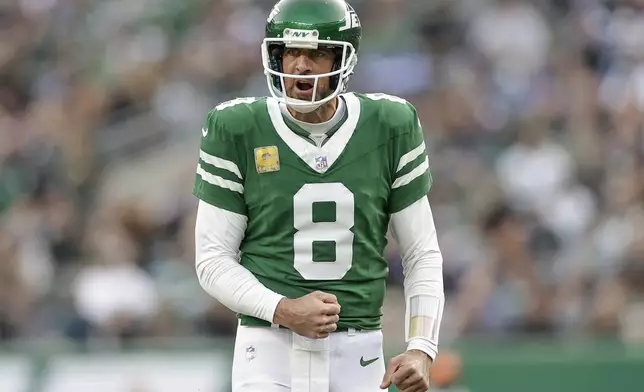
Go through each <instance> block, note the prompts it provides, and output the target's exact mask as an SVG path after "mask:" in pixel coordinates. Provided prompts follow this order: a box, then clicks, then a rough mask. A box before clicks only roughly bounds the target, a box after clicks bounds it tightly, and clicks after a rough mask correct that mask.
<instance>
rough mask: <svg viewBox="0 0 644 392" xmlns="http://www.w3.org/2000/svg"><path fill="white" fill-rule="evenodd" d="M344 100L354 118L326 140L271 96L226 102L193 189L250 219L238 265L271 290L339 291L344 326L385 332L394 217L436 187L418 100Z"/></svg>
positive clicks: (245, 321) (211, 117)
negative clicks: (301, 126)
mask: <svg viewBox="0 0 644 392" xmlns="http://www.w3.org/2000/svg"><path fill="white" fill-rule="evenodd" d="M340 99H344V100H345V103H346V109H347V111H346V118H345V119H344V122H342V123H341V125H340V126H339V127H338V128H337V129H336V130H334V132H333V133H332V134H331V136H330V137H328V138H327V140H326V141H325V143H320V144H316V143H315V142H313V141H312V140H311V139H309V138H308V137H306V135H305V134H303V133H302V132H301V130H297V129H295V127H296V126H294V125H293V124H290V122H288V120H285V119H284V117H283V115H282V112H281V110H280V106H279V103H278V102H277V101H276V100H275V99H273V98H259V99H255V98H241V99H236V100H233V101H230V102H226V103H223V104H221V105H219V106H217V107H216V108H215V109H213V110H212V111H210V112H209V113H208V116H207V119H206V123H205V126H204V128H203V129H202V135H203V138H202V141H201V150H200V156H199V164H198V167H197V176H196V182H195V186H194V194H195V195H196V196H197V197H198V198H199V199H201V200H203V201H205V202H207V203H210V204H212V205H214V206H217V207H219V208H222V209H225V210H228V211H231V212H234V213H237V214H242V215H245V216H246V217H247V218H248V224H247V228H246V232H245V235H244V239H243V241H242V243H241V245H240V251H241V256H240V263H241V264H242V265H243V266H244V267H245V268H247V269H248V270H249V271H250V272H251V273H252V274H253V275H254V276H256V277H257V279H258V280H259V281H260V282H261V283H262V284H264V285H265V286H266V287H267V288H269V289H271V290H273V291H275V292H277V293H279V294H282V295H284V296H286V297H289V298H298V297H301V296H303V295H306V294H308V293H311V292H313V291H316V290H321V291H324V292H328V293H331V294H334V295H335V296H336V297H337V298H338V302H339V303H340V305H341V307H342V310H341V313H340V321H339V322H338V327H339V328H356V329H379V328H380V319H381V316H382V311H381V308H382V305H383V301H384V296H385V285H386V280H387V276H388V266H387V261H386V259H385V258H384V255H383V253H384V249H385V246H386V244H387V237H386V233H387V228H388V225H389V218H390V215H391V214H393V213H396V212H398V211H401V210H403V209H404V208H406V207H407V206H409V205H411V204H412V203H414V202H416V201H417V200H419V199H420V198H422V197H424V196H425V195H426V194H427V192H428V191H429V189H430V186H431V175H430V172H429V163H428V158H427V153H426V149H425V143H424V138H423V132H422V129H421V126H420V122H419V120H418V116H417V114H416V110H415V109H414V107H413V106H412V105H411V104H410V103H408V102H407V101H405V100H403V99H401V98H397V97H393V96H389V95H384V94H365V95H362V94H355V93H349V94H343V95H341V98H340ZM240 317H241V323H242V325H267V323H266V322H264V321H262V320H258V319H254V318H252V317H249V316H246V315H240Z"/></svg>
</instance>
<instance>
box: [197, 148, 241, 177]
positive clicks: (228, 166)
mask: <svg viewBox="0 0 644 392" xmlns="http://www.w3.org/2000/svg"><path fill="white" fill-rule="evenodd" d="M199 158H201V159H203V161H204V162H206V163H207V164H209V165H213V166H214V167H218V168H220V169H224V170H228V171H229V172H231V173H233V174H234V175H236V176H237V177H238V178H239V179H240V180H242V179H243V177H242V175H241V172H240V171H239V167H238V166H237V165H236V164H235V163H234V162H232V161H228V160H226V159H223V158H218V157H216V156H214V155H210V154H208V153H207V152H205V151H204V150H200V151H199Z"/></svg>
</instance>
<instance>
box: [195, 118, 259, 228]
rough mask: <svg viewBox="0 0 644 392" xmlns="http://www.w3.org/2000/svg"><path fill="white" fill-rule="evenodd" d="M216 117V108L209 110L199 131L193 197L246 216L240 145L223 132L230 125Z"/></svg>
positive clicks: (243, 168)
mask: <svg viewBox="0 0 644 392" xmlns="http://www.w3.org/2000/svg"><path fill="white" fill-rule="evenodd" d="M220 117H221V116H220V114H219V112H218V111H217V110H216V109H214V110H212V111H210V112H209V113H208V116H207V117H206V121H205V123H204V126H203V128H202V130H201V134H202V138H201V146H200V149H199V162H198V164H197V175H196V179H195V184H194V188H193V194H194V195H195V196H197V197H198V198H199V199H200V200H203V201H205V202H206V203H208V204H212V205H214V206H216V207H219V208H221V209H224V210H227V211H231V212H234V213H237V214H242V215H246V214H247V213H246V203H245V201H244V177H243V173H245V165H244V162H245V161H244V159H243V156H242V154H243V151H242V150H240V145H242V143H239V140H236V137H235V135H234V134H233V133H232V132H229V131H228V129H227V127H230V126H234V124H230V120H228V121H226V120H227V119H226V118H220Z"/></svg>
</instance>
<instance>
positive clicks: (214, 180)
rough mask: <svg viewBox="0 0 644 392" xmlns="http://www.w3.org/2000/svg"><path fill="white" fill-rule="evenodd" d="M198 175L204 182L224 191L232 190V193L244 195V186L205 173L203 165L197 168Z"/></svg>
mask: <svg viewBox="0 0 644 392" xmlns="http://www.w3.org/2000/svg"><path fill="white" fill-rule="evenodd" d="M197 174H199V175H200V176H201V178H202V179H203V180H204V181H206V182H207V183H209V184H211V185H215V186H218V187H220V188H224V189H230V190H231V191H233V192H237V193H241V194H242V195H243V194H244V186H243V185H242V184H238V183H236V182H234V181H230V180H226V179H225V178H221V177H219V176H216V175H214V174H210V173H208V172H207V171H205V170H204V168H203V167H201V165H198V166H197Z"/></svg>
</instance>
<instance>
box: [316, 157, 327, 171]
mask: <svg viewBox="0 0 644 392" xmlns="http://www.w3.org/2000/svg"><path fill="white" fill-rule="evenodd" d="M327 166H329V163H328V161H327V159H326V157H325V156H322V157H316V158H315V169H316V170H324V169H326V168H327Z"/></svg>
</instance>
